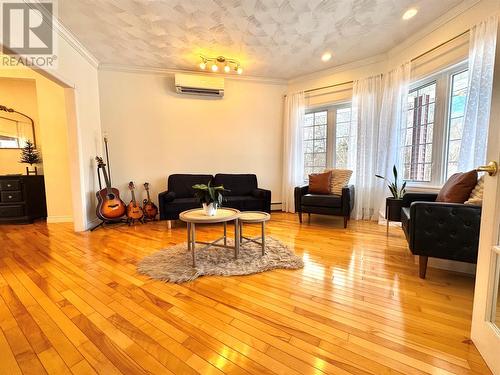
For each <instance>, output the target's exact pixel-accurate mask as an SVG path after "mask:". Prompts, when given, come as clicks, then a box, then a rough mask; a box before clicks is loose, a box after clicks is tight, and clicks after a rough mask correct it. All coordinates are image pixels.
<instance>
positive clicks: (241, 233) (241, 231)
mask: <svg viewBox="0 0 500 375" xmlns="http://www.w3.org/2000/svg"><path fill="white" fill-rule="evenodd" d="M239 222H240V245H241V243H242V242H243V221H241V220H239Z"/></svg>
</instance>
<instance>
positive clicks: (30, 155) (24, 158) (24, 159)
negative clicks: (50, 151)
mask: <svg viewBox="0 0 500 375" xmlns="http://www.w3.org/2000/svg"><path fill="white" fill-rule="evenodd" d="M19 162H20V163H26V164H29V165H33V164H40V163H41V162H42V157H41V156H40V153H39V152H38V150H37V149H36V148H35V145H34V144H33V142H31V141H30V140H29V139H28V140H27V141H26V144H25V146H24V147H23V148H22V149H21V159H20V160H19Z"/></svg>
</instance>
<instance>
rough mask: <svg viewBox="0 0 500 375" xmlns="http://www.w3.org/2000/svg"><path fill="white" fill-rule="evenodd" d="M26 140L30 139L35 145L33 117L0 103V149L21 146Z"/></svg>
mask: <svg viewBox="0 0 500 375" xmlns="http://www.w3.org/2000/svg"><path fill="white" fill-rule="evenodd" d="M27 140H31V141H32V142H33V143H34V146H35V147H36V140H35V126H34V122H33V119H32V118H31V117H29V116H27V115H25V114H24V113H21V112H17V111H16V110H14V109H12V108H7V107H5V106H2V105H0V149H5V148H7V149H16V148H23V147H24V145H25V144H26V141H27Z"/></svg>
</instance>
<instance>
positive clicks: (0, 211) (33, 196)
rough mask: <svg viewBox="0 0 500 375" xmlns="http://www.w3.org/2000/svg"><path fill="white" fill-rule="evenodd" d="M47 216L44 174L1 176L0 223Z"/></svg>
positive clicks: (21, 221)
mask: <svg viewBox="0 0 500 375" xmlns="http://www.w3.org/2000/svg"><path fill="white" fill-rule="evenodd" d="M45 217H47V205H46V202H45V183H44V179H43V176H0V224H2V223H31V222H33V220H35V219H40V218H45Z"/></svg>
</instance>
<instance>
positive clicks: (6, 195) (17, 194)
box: [0, 191, 23, 203]
mask: <svg viewBox="0 0 500 375" xmlns="http://www.w3.org/2000/svg"><path fill="white" fill-rule="evenodd" d="M22 201H23V193H22V192H21V191H2V192H1V193H0V202H2V203H9V202H22Z"/></svg>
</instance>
